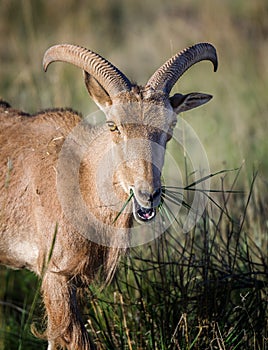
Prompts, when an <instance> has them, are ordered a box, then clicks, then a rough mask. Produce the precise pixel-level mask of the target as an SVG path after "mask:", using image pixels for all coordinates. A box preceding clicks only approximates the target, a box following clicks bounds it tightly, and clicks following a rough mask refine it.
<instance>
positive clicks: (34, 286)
mask: <svg viewBox="0 0 268 350" xmlns="http://www.w3.org/2000/svg"><path fill="white" fill-rule="evenodd" d="M0 9H1V10H0V35H1V38H2V40H1V43H0V96H1V97H2V98H4V99H6V100H7V101H8V102H10V103H11V104H12V105H13V106H14V107H16V108H21V109H23V110H25V111H27V112H35V111H37V110H39V109H43V108H49V107H53V106H61V107H65V106H69V107H73V108H74V109H76V110H78V111H81V112H83V113H84V115H88V114H90V113H91V112H92V111H94V110H96V107H95V105H94V104H93V103H92V102H91V101H90V99H89V98H88V95H87V92H86V89H85V88H84V86H83V79H82V75H81V72H80V71H79V70H78V69H77V68H74V67H71V66H69V65H64V64H55V66H52V67H50V68H49V71H48V72H47V73H46V74H45V73H44V72H43V70H42V66H41V62H42V56H43V53H44V51H45V50H46V49H47V48H48V47H49V46H50V45H52V44H55V43H60V42H68V43H75V44H79V45H83V46H85V47H88V48H90V49H93V50H95V51H97V52H99V53H100V54H102V55H104V56H105V57H107V58H108V59H109V60H111V61H112V62H113V63H114V64H115V65H117V66H118V67H119V68H120V69H122V71H123V72H124V73H125V74H126V75H127V76H129V78H130V79H134V80H136V81H137V82H138V83H145V82H146V81H147V79H148V78H149V77H150V75H151V74H152V73H153V72H154V70H155V69H157V68H158V67H159V66H160V65H161V64H162V63H163V62H164V61H165V60H166V59H167V58H169V57H170V56H171V55H172V54H174V53H176V52H177V51H178V50H181V49H182V48H184V47H186V46H188V45H191V44H193V43H196V42H199V41H209V42H211V43H213V44H214V45H215V46H216V48H217V51H218V55H219V70H218V72H217V73H215V74H214V73H213V72H212V68H211V66H210V65H209V64H208V63H200V64H199V65H197V66H196V67H193V68H192V69H191V70H189V71H188V72H187V73H186V74H185V76H183V77H182V79H181V80H180V82H179V83H178V84H176V86H175V87H174V92H182V93H187V92H190V91H203V92H207V93H211V94H213V95H214V98H213V100H212V101H211V102H210V103H209V104H207V105H206V106H203V107H201V108H198V109H196V110H193V111H191V112H188V113H186V114H183V116H182V117H183V118H185V119H186V120H187V122H189V124H190V125H191V126H192V127H193V128H194V130H195V131H196V132H197V134H198V136H199V137H200V140H201V143H202V144H203V145H204V147H205V149H206V152H207V155H208V159H209V164H210V168H211V172H212V173H217V172H218V171H219V170H221V169H232V168H237V167H239V166H240V164H242V163H243V164H244V166H243V170H241V171H240V172H238V171H237V172H231V173H222V174H218V175H217V176H214V177H213V178H212V185H211V186H212V188H214V189H216V190H217V191H216V192H213V193H211V194H210V199H209V205H208V207H207V210H206V212H205V213H204V216H203V217H202V219H201V221H200V222H199V223H198V225H197V226H196V227H195V228H194V229H192V231H191V232H189V233H188V234H181V233H180V228H179V226H180V225H179V222H178V223H176V222H175V225H174V226H173V227H172V228H171V229H170V230H169V231H168V232H166V233H165V235H162V236H161V237H160V238H159V239H158V240H156V241H154V242H152V243H151V244H147V245H144V246H142V247H138V248H135V249H131V251H130V254H129V256H128V257H126V258H125V259H123V260H122V262H121V265H120V267H119V270H118V273H117V275H116V278H115V281H114V282H113V283H112V284H111V285H110V286H109V287H107V288H105V289H104V290H102V291H101V290H99V285H98V284H96V285H92V286H90V287H89V289H88V298H87V302H86V305H85V308H84V313H85V315H84V317H85V322H87V327H88V330H89V332H90V333H91V335H92V337H93V338H94V339H95V341H96V343H97V344H98V347H99V349H110V350H113V349H133V350H134V349H135V350H137V349H139V350H144V349H146V350H147V349H157V350H158V349H161V350H162V349H182V350H188V349H226V350H227V349H228V350H229V349H239V350H240V349H245V350H246V349H254V350H255V349H256V350H266V349H267V347H268V344H267V338H268V330H267V329H268V324H267V316H268V315H267V310H268V306H267V303H268V291H267V287H268V286H267V285H268V281H267V273H268V262H267V249H268V238H267V234H268V215H267V213H268V208H267V203H268V198H267V197H268V195H267V174H268V160H267V159H268V158H267V153H268V138H267V129H268V118H267V110H268V104H267V91H268V70H267V56H268V46H267V33H268V21H267V18H268V5H267V2H266V1H264V0H256V1H251V2H249V1H247V2H245V1H244V0H236V1H233V0H226V1H222V0H215V1H213V2H212V1H196V0H190V1H188V0H181V1H179V2H178V1H174V0H167V1H164V2H163V1H161V0H156V1H152V0H147V1H144V0H135V1H134V0H130V1H127V2H126V1H122V0H114V1H109V0H99V1H96V2H93V1H89V2H87V3H86V4H85V2H83V1H74V0H65V1H64V6H63V5H62V1H59V0H55V1H53V3H52V1H33V0H26V1H21V2H18V1H16V0H9V1H6V0H0ZM170 151H171V152H172V154H173V155H174V157H175V158H176V160H177V161H178V163H179V164H181V169H183V165H184V159H183V156H181V155H180V150H178V149H177V148H176V145H170ZM10 166H11V165H10ZM257 171H258V175H257V177H256V179H255V181H254V184H253V178H255V176H253V175H252V174H255V173H256V172H257ZM184 173H185V169H184ZM9 175H12V169H11V168H10V174H9V173H8V176H9ZM8 176H7V183H8V181H9V178H8ZM187 181H189V183H191V179H190V178H189V179H187ZM166 185H167V186H168V184H166ZM223 190H230V191H231V192H232V193H228V192H226V191H223ZM235 191H238V192H241V193H235ZM189 192H190V191H189ZM242 192H243V193H242ZM188 197H189V199H191V193H189V196H188ZM186 202H187V201H186ZM183 210H184V211H183ZM184 213H187V208H185V207H184V208H182V215H183V214H184ZM38 286H39V282H38V281H37V279H36V278H35V276H33V275H32V274H31V273H29V272H27V271H11V270H8V269H6V268H4V267H1V268H0V349H1V350H2V349H8V350H13V349H22V350H24V349H27V350H31V349H36V348H37V347H38V348H40V349H46V342H44V341H40V340H37V339H36V338H35V337H33V336H32V335H31V331H30V327H31V323H33V322H34V323H36V322H38V323H39V324H41V326H40V327H42V314H43V310H42V305H41V304H40V300H37V296H38V295H39V294H38V288H39V287H38ZM29 316H30V317H29Z"/></svg>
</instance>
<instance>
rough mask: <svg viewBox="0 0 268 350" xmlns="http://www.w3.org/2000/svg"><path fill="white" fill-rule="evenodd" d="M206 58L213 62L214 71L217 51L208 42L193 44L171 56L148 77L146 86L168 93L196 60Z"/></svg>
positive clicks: (216, 62)
mask: <svg viewBox="0 0 268 350" xmlns="http://www.w3.org/2000/svg"><path fill="white" fill-rule="evenodd" d="M203 60H208V61H211V62H212V63H213V66H214V72H216V70H217V68H218V60H217V53H216V49H215V47H214V46H212V45H211V44H208V43H200V44H196V45H193V46H191V47H189V48H187V49H185V50H183V51H181V52H179V53H177V54H176V55H175V56H173V57H171V58H170V59H169V60H168V61H167V62H166V63H164V64H163V65H162V66H161V67H160V68H159V69H158V70H157V71H156V72H155V73H154V74H153V75H152V77H151V78H150V79H149V81H148V83H147V84H146V87H147V88H153V89H154V90H162V91H164V92H165V93H167V94H169V93H170V91H171V89H172V87H173V86H174V84H175V83H176V82H177V80H178V79H179V78H180V77H181V76H182V75H183V73H184V72H186V70H187V69H189V68H190V67H191V66H192V65H194V64H195V63H197V62H200V61H203Z"/></svg>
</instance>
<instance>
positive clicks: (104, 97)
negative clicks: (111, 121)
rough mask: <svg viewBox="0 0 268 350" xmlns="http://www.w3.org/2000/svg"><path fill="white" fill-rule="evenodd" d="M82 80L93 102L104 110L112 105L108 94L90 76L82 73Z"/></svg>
mask: <svg viewBox="0 0 268 350" xmlns="http://www.w3.org/2000/svg"><path fill="white" fill-rule="evenodd" d="M84 79H85V84H86V87H87V91H88V93H89V95H90V96H91V97H92V99H93V101H94V102H95V103H96V104H97V105H98V106H99V107H100V108H101V109H104V108H106V107H108V106H110V105H111V104H112V100H111V98H110V95H109V94H108V92H107V91H106V90H105V89H104V88H103V86H102V85H101V84H100V83H99V82H98V80H96V79H95V78H94V77H93V76H92V75H91V74H89V73H87V72H85V71H84Z"/></svg>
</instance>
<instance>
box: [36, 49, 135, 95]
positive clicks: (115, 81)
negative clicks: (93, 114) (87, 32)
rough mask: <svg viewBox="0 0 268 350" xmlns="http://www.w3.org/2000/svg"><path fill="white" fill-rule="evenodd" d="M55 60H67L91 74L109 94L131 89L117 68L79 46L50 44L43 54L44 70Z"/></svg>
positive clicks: (128, 82) (126, 79)
mask: <svg viewBox="0 0 268 350" xmlns="http://www.w3.org/2000/svg"><path fill="white" fill-rule="evenodd" d="M55 61H61V62H68V63H71V64H73V65H75V66H77V67H79V68H82V69H83V70H85V71H86V72H87V73H89V74H91V75H92V76H93V77H94V78H95V79H96V80H97V81H98V82H99V83H100V84H101V85H102V86H103V87H104V89H105V90H106V91H107V92H108V93H109V95H110V96H115V95H117V94H118V93H119V92H121V91H124V90H127V91H129V90H130V89H131V83H130V81H129V80H128V78H127V77H126V76H125V75H124V74H123V73H122V72H120V70H119V69H118V68H116V67H115V66H114V65H113V64H112V63H110V62H109V61H107V60H106V59H105V58H103V57H102V56H100V55H98V54H97V53H95V52H93V51H91V50H88V49H85V48H83V47H81V46H77V45H69V44H61V45H54V46H51V47H50V48H49V49H48V50H47V51H46V52H45V54H44V58H43V67H44V70H45V71H46V70H47V68H48V66H49V65H50V63H52V62H55Z"/></svg>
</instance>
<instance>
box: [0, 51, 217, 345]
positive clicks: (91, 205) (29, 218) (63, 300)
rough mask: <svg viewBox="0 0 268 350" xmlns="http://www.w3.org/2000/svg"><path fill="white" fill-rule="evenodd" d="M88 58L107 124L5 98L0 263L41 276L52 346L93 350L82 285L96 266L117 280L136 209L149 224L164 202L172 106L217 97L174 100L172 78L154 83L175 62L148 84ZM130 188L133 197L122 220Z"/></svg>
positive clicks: (89, 81) (1, 106)
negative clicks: (32, 111) (21, 106)
mask: <svg viewBox="0 0 268 350" xmlns="http://www.w3.org/2000/svg"><path fill="white" fill-rule="evenodd" d="M199 47H200V46H198V48H199ZM201 47H203V45H201ZM63 49H64V50H67V49H68V50H67V51H68V52H67V53H68V55H67V56H68V60H67V61H69V62H71V63H74V64H76V65H78V66H79V67H84V65H83V62H81V57H82V56H83V55H84V54H85V52H86V51H85V50H84V49H82V48H77V47H76V48H73V47H71V48H70V46H69V45H67V49H66V46H65V45H63ZM189 50H192V49H189ZM47 52H48V55H47V56H46V60H45V62H46V64H45V68H47V65H48V64H50V63H51V62H52V61H54V60H65V51H62V46H61V45H60V47H59V48H58V47H57V48H56V51H55V49H54V48H52V55H54V56H53V58H52V59H51V56H50V55H51V50H48V51H47ZM75 52H77V54H75ZM81 52H82V54H83V55H82V54H81ZM70 54H72V56H71V57H70ZM184 54H185V53H184V52H183V53H182V54H180V55H179V56H178V55H177V56H178V57H177V56H176V57H177V58H178V59H180V56H181V55H182V56H183V55H184ZM81 55H82V56H81ZM88 55H89V58H90V59H91V60H92V57H93V58H94V60H97V64H95V65H94V64H92V66H87V68H88V69H89V71H90V72H93V73H94V74H96V76H93V75H92V76H91V74H92V73H91V74H89V73H86V72H85V83H86V86H87V89H88V92H89V94H90V96H91V97H92V98H93V100H94V101H95V102H96V104H97V105H98V106H99V107H100V108H101V109H102V110H103V111H104V112H105V114H106V119H107V124H104V125H101V126H97V127H91V126H90V125H89V124H88V123H87V122H86V121H84V120H83V119H82V118H81V116H80V115H79V114H77V113H75V112H73V111H71V110H68V109H66V110H64V109H57V110H47V111H44V112H40V113H38V114H36V115H33V116H30V115H28V114H26V113H23V112H21V111H18V110H15V109H12V108H11V107H10V106H9V104H8V103H6V102H4V101H0V147H1V153H0V193H1V196H0V264H4V265H7V266H10V267H12V268H27V269H29V270H31V271H33V272H34V273H36V274H37V275H38V276H39V277H41V278H42V294H43V301H44V304H45V310H46V315H47V330H46V332H45V336H46V338H47V339H48V340H49V350H55V349H58V348H59V347H62V348H67V349H69V350H78V349H81V350H89V349H93V348H94V345H93V344H92V343H91V341H90V339H89V337H88V334H87V332H86V330H85V328H84V326H83V322H82V320H81V317H80V315H79V311H78V307H77V297H76V293H77V288H78V287H84V286H86V285H88V284H89V283H90V282H91V281H92V280H93V279H94V278H95V276H96V274H97V273H98V271H99V270H100V268H103V270H104V272H105V274H104V276H105V277H104V281H105V280H106V282H108V281H110V280H111V278H112V276H113V274H114V271H115V268H116V266H117V264H118V260H119V257H120V255H121V254H122V253H123V252H124V251H125V250H126V249H127V247H128V246H129V244H130V239H131V235H130V233H131V232H130V231H131V227H132V224H133V216H134V217H135V218H136V220H137V221H139V215H138V214H137V213H138V211H139V210H140V209H139V208H141V209H142V210H143V214H142V215H144V216H143V217H142V219H141V221H142V220H144V218H146V219H145V220H144V221H146V220H147V216H146V215H147V214H148V212H149V213H151V211H150V210H153V212H154V213H155V212H156V210H157V209H156V208H157V207H158V206H159V204H160V202H161V170H162V166H163V163H164V156H165V148H166V143H167V142H168V140H169V139H170V137H171V135H172V128H173V127H174V122H175V121H176V116H175V117H174V115H175V114H174V113H178V112H180V111H186V110H188V109H191V108H194V107H197V106H199V105H201V104H203V103H206V102H208V101H209V100H210V98H211V96H210V95H206V94H197V93H193V94H188V95H185V96H183V95H179V94H176V95H175V96H174V97H171V98H170V97H169V94H168V93H166V91H168V90H167V89H166V88H165V86H166V85H165V84H168V87H169V88H171V85H170V84H169V80H167V79H166V78H165V79H166V80H165V81H166V83H165V84H164V87H163V89H162V90H157V85H158V83H159V82H160V83H161V77H162V75H163V71H165V69H167V70H169V66H170V65H172V64H173V63H172V62H173V60H171V61H168V62H169V63H168V64H166V65H164V68H165V69H163V68H160V70H159V72H158V73H157V74H156V75H155V79H151V80H150V81H149V82H150V84H152V86H151V85H150V84H149V85H148V84H147V85H146V86H145V87H144V88H143V87H138V86H136V85H131V83H130V82H129V81H128V80H127V78H125V77H124V76H123V75H122V74H121V73H120V74H119V73H118V71H116V70H115V69H114V68H113V67H111V65H109V64H108V63H107V62H106V61H104V60H103V59H102V58H101V57H100V56H99V57H98V58H96V57H97V55H96V54H94V53H92V52H89V51H88ZM77 57H79V64H77ZM177 58H176V59H177ZM202 59H204V58H202ZM183 60H184V58H183ZM215 60H216V58H215ZM195 62H196V60H195ZM176 64H177V63H176ZM191 64H193V63H191ZM186 69H188V68H187V67H186ZM174 72H177V70H176V69H174ZM109 74H111V76H110V75H109ZM180 74H182V73H180ZM166 75H167V76H168V77H169V75H170V73H169V71H168V72H167V74H166ZM164 76H165V74H164ZM110 78H111V79H110ZM98 79H100V80H98ZM169 79H170V77H169ZM105 82H106V83H105ZM103 83H105V84H106V86H107V87H109V86H110V87H111V89H112V90H111V91H106V90H105V87H104V86H103V85H102V84H103ZM174 83H175V80H174V79H173V83H172V84H174ZM130 85H131V86H130ZM120 86H121V88H119V87H120ZM111 92H112V94H111ZM155 145H158V146H157V147H155ZM131 192H133V194H134V196H133V198H134V199H132V202H131V203H129V206H128V210H125V211H124V212H123V213H121V215H120V216H119V217H118V212H119V211H120V209H121V208H122V206H123V204H124V203H125V202H126V200H127V199H128V197H129V195H130V193H131ZM131 208H132V210H129V209H131ZM135 208H138V209H136V210H135ZM152 217H154V216H153V215H152V216H151V217H150V219H151V218H152ZM116 218H117V220H115V219H116ZM95 238H96V239H95Z"/></svg>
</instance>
